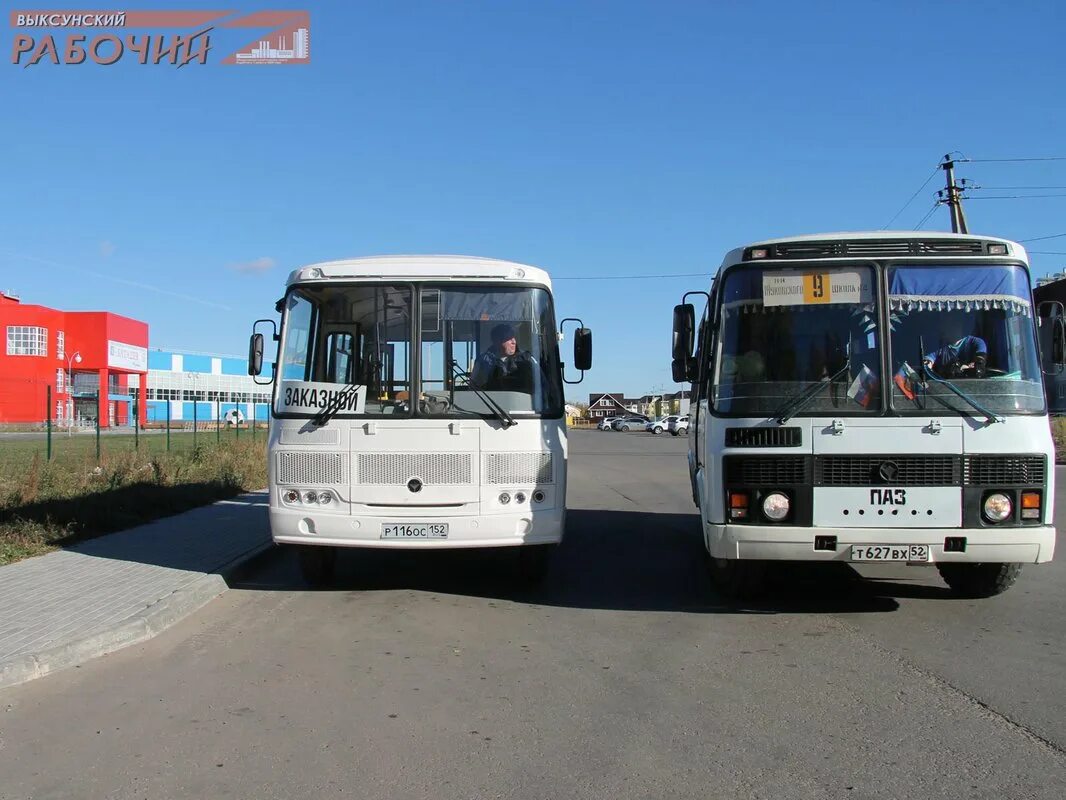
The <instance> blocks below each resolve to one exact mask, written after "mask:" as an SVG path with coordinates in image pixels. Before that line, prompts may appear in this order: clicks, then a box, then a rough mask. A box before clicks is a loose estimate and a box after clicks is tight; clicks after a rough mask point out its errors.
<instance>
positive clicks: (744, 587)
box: [672, 231, 1063, 597]
mask: <svg viewBox="0 0 1066 800" xmlns="http://www.w3.org/2000/svg"><path fill="white" fill-rule="evenodd" d="M690 294H691V293H690ZM697 294H704V293H703V292H699V293H697ZM1032 296H1033V295H1032V289H1031V286H1030V281H1029V268H1028V262H1027V258H1026V253H1025V250H1024V248H1022V247H1021V246H1020V245H1018V244H1016V243H1014V242H1010V241H1007V240H1004V239H996V238H991V237H982V236H969V235H956V234H942V233H941V234H937V233H890V232H883V231H879V232H876V233H840V234H826V235H818V236H799V237H795V238H790V239H775V240H770V241H763V242H757V243H755V244H752V245H749V246H747V247H741V248H738V249H736V250H733V251H731V252H729V253H728V254H727V255H726V257H725V259H724V260H723V261H722V264H721V267H720V269H719V270H718V273H717V275H716V276H715V278H714V280H713V282H712V285H711V288H710V292H709V293H707V309H706V311H705V314H704V316H703V321H702V323H701V325H700V326H699V331H698V332H696V331H694V328H695V312H694V307H693V306H692V305H691V304H689V303H687V302H686V300H687V299H688V295H686V296H685V297H684V298H682V304H681V305H679V306H677V307H675V309H674V341H673V353H672V355H673V368H674V378H675V380H678V381H682V380H685V381H692V382H693V405H692V412H691V420H690V428H689V453H688V459H689V467H690V475H691V479H692V490H693V499H694V501H695V503H696V505H697V506H698V507H699V510H700V520H701V526H702V532H703V539H704V544H705V546H706V549H707V552H708V554H709V555H710V563H711V572H712V576H713V577H714V578H715V580H716V583H717V584H718V585H719V587H720V588H721V589H722V590H723V591H724V592H725V593H727V594H732V595H734V596H744V595H748V596H750V595H752V594H755V593H757V592H758V591H760V589H761V588H762V584H764V582H765V576H766V573H767V568H768V566H769V563H770V562H773V561H789V560H792V561H816V560H840V561H847V562H857V563H867V562H875V563H881V562H899V563H901V564H913V565H930V566H935V567H936V568H937V569H938V570H939V572H940V574H941V576H942V577H943V578H944V580H945V582H946V583H947V584H948V586H949V587H950V588H951V589H952V590H954V591H955V592H956V593H958V594H960V595H966V596H973V597H979V596H990V595H993V594H998V593H999V592H1002V591H1003V590H1005V589H1006V588H1007V587H1009V586H1010V585H1011V584H1012V583H1013V582H1014V581H1015V579H1016V577H1017V575H1018V572H1019V571H1020V569H1021V565H1022V564H1024V563H1040V562H1045V561H1049V560H1051V558H1052V556H1053V554H1054V550H1055V529H1054V528H1053V527H1052V519H1053V517H1052V500H1053V497H1054V492H1055V471H1054V465H1055V453H1054V448H1053V444H1052V438H1051V433H1050V429H1049V424H1048V415H1047V407H1046V403H1045V399H1044V386H1043V376H1042V370H1041V361H1040V357H1039V353H1038V347H1037V336H1036V329H1035V323H1036V322H1037V321H1038V320H1039V321H1043V320H1044V319H1045V317H1042V316H1040V315H1037V314H1035V313H1034V308H1033V300H1032ZM1048 320H1049V322H1050V317H1048ZM1054 336H1055V337H1058V339H1059V341H1058V342H1057V343H1056V344H1055V348H1054V350H1055V352H1056V353H1057V356H1056V357H1057V358H1058V359H1059V361H1061V359H1062V353H1063V342H1062V337H1063V327H1062V325H1061V324H1056V325H1055V327H1054ZM694 345H695V347H696V350H695V353H693V347H694ZM1057 369H1059V370H1061V366H1058V367H1057Z"/></svg>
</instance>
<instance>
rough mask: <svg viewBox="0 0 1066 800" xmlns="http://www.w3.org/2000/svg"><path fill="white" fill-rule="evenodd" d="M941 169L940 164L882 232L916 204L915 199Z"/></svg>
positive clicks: (883, 226)
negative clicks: (909, 207) (912, 204)
mask: <svg viewBox="0 0 1066 800" xmlns="http://www.w3.org/2000/svg"><path fill="white" fill-rule="evenodd" d="M939 169H940V165H939V164H937V165H936V166H935V167H933V171H932V172H930V173H929V177H928V178H926V179H925V183H923V184H922V185H921V186H919V187H918V191H916V192H915V193H914V194H912V195H911V197H910V200H908V201H907V202H906V203H904V204H903V207H902V208H901V209H900V210H899V211H897V212H896V213H895V214H893V215H892V219H890V220H889V221H888V222H886V223H885V224H884V225H882V226H881V230H885V228H887V227H888V226H889V225H891V224H892V223H893V222H895V221H896V218H897V217H898V216H899V215H900V214H902V213H903V212H904V211H906V210H907V206H909V205H910V204H911V203H913V202H914V198H915V197H917V196H918V195H919V194H921V193H922V190H923V189H924V188H925V187H926V186H928V185H929V181H931V180H932V179H933V176H934V175H936V173H937V170H939Z"/></svg>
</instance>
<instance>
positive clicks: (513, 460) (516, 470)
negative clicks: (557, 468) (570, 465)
mask: <svg viewBox="0 0 1066 800" xmlns="http://www.w3.org/2000/svg"><path fill="white" fill-rule="evenodd" d="M551 482H552V454H551V453H545V452H539V453H485V483H487V484H490V485H492V484H529V483H538V484H539V483H551Z"/></svg>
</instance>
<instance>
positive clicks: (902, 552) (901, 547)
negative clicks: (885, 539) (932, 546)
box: [851, 544, 929, 561]
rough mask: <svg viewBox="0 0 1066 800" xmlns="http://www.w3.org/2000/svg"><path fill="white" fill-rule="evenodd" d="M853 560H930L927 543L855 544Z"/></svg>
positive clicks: (852, 549) (852, 547)
mask: <svg viewBox="0 0 1066 800" xmlns="http://www.w3.org/2000/svg"><path fill="white" fill-rule="evenodd" d="M851 560H852V561H928V560H929V545H927V544H853V545H852V546H851Z"/></svg>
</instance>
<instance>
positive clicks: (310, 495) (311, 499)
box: [304, 490, 318, 503]
mask: <svg viewBox="0 0 1066 800" xmlns="http://www.w3.org/2000/svg"><path fill="white" fill-rule="evenodd" d="M304 502H305V503H317V502H318V492H316V491H314V490H312V491H310V492H304Z"/></svg>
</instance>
